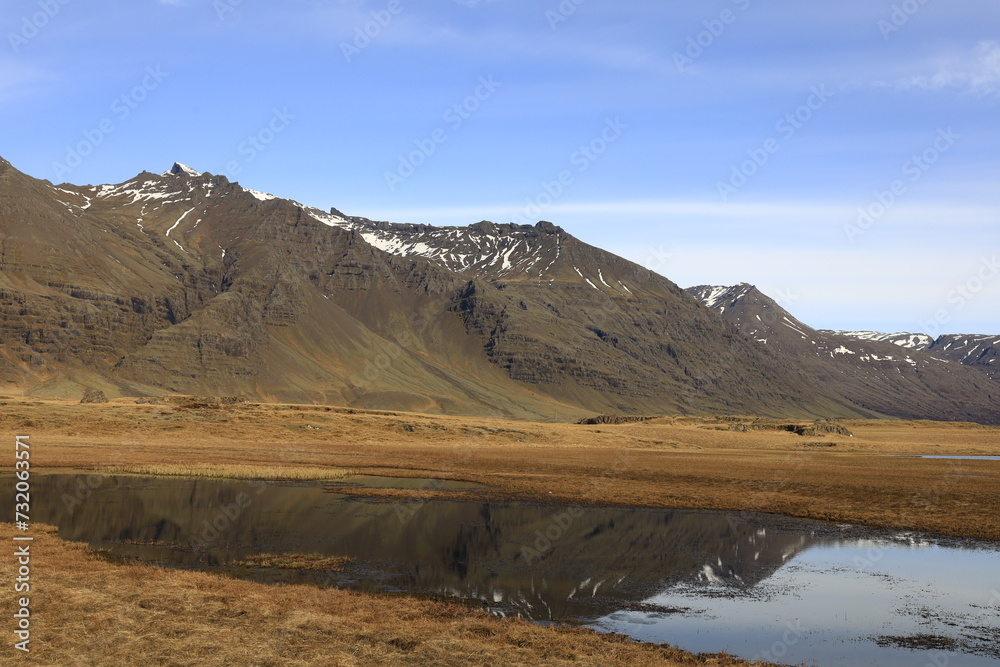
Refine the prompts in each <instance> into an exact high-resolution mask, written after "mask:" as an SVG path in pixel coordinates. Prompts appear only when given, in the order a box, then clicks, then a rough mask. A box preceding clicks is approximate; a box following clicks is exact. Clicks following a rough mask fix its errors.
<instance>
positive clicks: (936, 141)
mask: <svg viewBox="0 0 1000 667" xmlns="http://www.w3.org/2000/svg"><path fill="white" fill-rule="evenodd" d="M6 6H7V7H8V11H7V12H5V16H4V19H3V28H4V34H5V36H6V37H5V39H4V42H3V44H2V45H0V71H2V72H3V76H2V77H0V113H2V116H3V124H4V127H5V128H7V132H6V133H5V136H4V141H3V144H2V147H0V155H3V157H5V158H7V159H8V160H9V161H11V162H12V163H13V164H14V165H15V166H16V167H18V168H19V169H21V170H22V171H25V172H26V173H29V174H31V175H32V176H36V177H39V178H47V179H50V180H53V181H56V182H61V181H68V182H72V183H78V184H85V183H91V184H98V183H107V182H121V181H124V180H127V179H129V178H131V177H132V176H134V175H135V174H136V173H138V172H140V171H142V170H144V169H145V170H150V171H161V170H164V169H166V168H168V167H169V166H170V165H171V164H172V163H173V161H174V160H178V161H181V162H184V163H187V164H190V165H191V166H193V167H195V168H196V169H199V170H202V171H211V172H213V173H228V174H229V175H230V176H231V177H232V178H234V179H235V180H239V181H240V182H241V183H242V184H244V185H245V186H247V187H252V188H255V189H258V190H265V191H268V192H272V193H274V194H277V195H280V196H285V197H289V198H292V199H296V200H298V201H302V202H304V203H308V204H311V205H315V206H319V207H324V208H325V207H329V206H336V207H337V208H339V209H340V210H342V211H344V212H346V213H349V214H353V215H363V216H366V217H370V218H374V219H388V220H392V221H396V222H425V223H430V224H469V223H472V222H476V221H478V220H481V219H490V220H494V221H498V222H504V221H511V220H514V221H518V222H535V221H536V220H538V219H545V220H551V221H553V222H555V223H557V224H559V225H561V226H563V227H564V228H566V229H567V230H568V231H569V232H570V233H572V234H574V235H576V236H577V237H579V238H581V239H582V240H584V241H587V242H588V243H592V244H594V245H597V246H600V247H603V248H606V249H608V250H611V251H613V252H615V253H617V254H620V255H622V256H624V257H627V258H629V259H631V260H633V261H636V262H638V263H640V264H643V265H645V266H648V267H649V268H652V269H653V270H655V271H657V272H659V273H662V274H663V275H665V276H667V277H668V278H670V279H671V280H674V281H675V282H677V283H678V284H680V285H682V286H688V285H693V284H703V283H711V284H732V283H736V282H741V281H745V282H752V283H755V284H757V285H758V286H759V287H760V288H761V289H762V290H764V291H765V292H766V293H769V294H771V295H772V296H775V297H777V298H779V301H781V302H782V303H783V304H784V305H786V307H788V308H789V309H790V310H791V311H792V312H793V313H794V314H795V315H797V316H798V317H799V318H800V319H802V320H803V321H805V322H807V323H809V324H811V325H813V326H817V327H827V328H850V329H869V328H870V329H879V330H888V331H902V330H905V331H914V330H922V331H928V332H930V333H949V332H963V333H1000V315H998V313H1000V268H998V267H997V265H996V258H997V256H998V255H1000V224H998V223H1000V123H998V122H997V119H998V117H1000V115H998V112H1000V5H998V4H997V3H996V2H995V0H949V1H948V2H944V1H943V0H924V1H923V3H921V1H920V0H905V1H904V0H857V1H855V0H843V1H841V2H836V3H819V2H801V1H800V0H799V1H795V0H775V1H772V2H767V3H765V2H762V1H761V0H714V1H709V2H699V3H680V2H662V1H660V2H652V1H640V0H618V1H615V2H611V1H606V0H562V1H560V0H551V1H546V0H533V1H530V2H529V1H528V0H424V1H423V2H419V3H418V2H416V1H414V0H374V1H361V0H339V1H338V0H331V1H329V2H309V1H306V0H290V1H286V2H281V3H276V2H274V3H265V2H261V1H260V0H242V1H240V0H174V1H170V2H167V1H164V0H159V1H158V0H136V1H135V2H131V3H120V2H107V1H102V0H90V1H88V2H82V1H81V0H34V1H30V2H22V1H17V2H9V3H7V5H6ZM81 144H82V151H78V150H77V149H78V148H81ZM74 151H76V152H85V153H87V155H85V156H79V157H77V156H75V155H74V154H73V153H74ZM914 158H917V159H916V160H914ZM560 181H561V182H560ZM862 211H864V214H862Z"/></svg>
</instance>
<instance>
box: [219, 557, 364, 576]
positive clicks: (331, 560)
mask: <svg viewBox="0 0 1000 667" xmlns="http://www.w3.org/2000/svg"><path fill="white" fill-rule="evenodd" d="M351 560H352V559H350V558H347V557H344V556H323V555H321V554H256V555H254V556H250V557H249V558H244V559H243V560H239V561H234V562H233V563H231V565H234V566H236V567H249V568H275V569H278V570H315V571H318V572H339V571H341V570H343V569H344V566H345V565H347V564H348V563H350V562H351Z"/></svg>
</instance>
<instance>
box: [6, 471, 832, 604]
mask: <svg viewBox="0 0 1000 667" xmlns="http://www.w3.org/2000/svg"><path fill="white" fill-rule="evenodd" d="M87 479H88V478H87V477H86V476H81V477H77V476H69V475H48V476H39V477H36V478H35V480H34V484H35V492H34V494H33V498H34V508H33V513H34V519H35V520H36V521H40V522H45V523H51V524H54V525H57V526H58V527H59V529H60V535H61V536H62V537H63V538H65V539H70V540H76V541H82V542H87V543H90V544H91V545H93V546H95V547H99V548H105V549H109V550H111V551H112V552H114V553H116V554H120V555H124V556H134V557H139V558H142V559H144V560H150V561H155V562H159V563H163V564H168V565H175V566H182V567H197V568H225V566H226V564H227V563H229V562H231V561H234V560H241V559H243V558H245V557H246V556H247V555H250V554H252V553H259V552H270V553H283V552H298V553H319V554H324V555H332V556H349V557H351V558H353V559H355V560H354V564H355V566H354V567H353V568H350V569H348V570H347V571H346V572H342V573H327V574H323V575H321V581H322V582H328V583H331V584H334V585H338V586H342V587H349V588H354V589H358V590H367V591H373V590H396V591H407V592H414V593H440V594H444V595H449V596H458V597H464V598H475V599H478V600H482V601H484V602H485V603H487V604H488V606H490V607H491V608H493V609H495V610H497V611H499V612H502V613H514V614H520V615H522V616H524V617H526V618H529V619H532V620H558V619H581V620H589V619H595V618H598V617H601V616H603V615H605V614H607V613H610V612H612V611H614V610H617V609H621V608H622V604H623V603H627V602H638V601H641V600H643V599H645V598H647V597H649V596H650V595H652V594H654V593H656V592H658V591H660V590H663V589H665V588H667V587H669V586H670V585H672V584H675V583H679V582H685V581H688V582H698V581H702V582H715V583H720V582H724V583H726V584H728V585H732V586H736V587H749V586H753V585H754V584H755V583H757V582H759V581H761V580H762V579H764V578H766V577H768V576H770V575H771V574H772V573H773V572H775V571H776V570H777V569H778V568H780V567H781V566H782V565H783V564H784V563H785V562H786V561H788V560H789V559H790V558H792V557H793V556H794V555H795V554H796V553H798V552H799V551H801V550H802V549H805V548H807V547H808V546H809V545H810V544H813V543H814V542H815V539H816V538H815V537H814V536H813V535H812V533H811V532H810V531H809V530H802V526H801V525H798V526H796V528H798V530H782V529H778V528H775V527H773V526H770V525H767V523H766V522H765V521H763V520H754V518H753V516H752V515H748V516H746V517H735V516H728V515H725V514H721V513H709V512H694V511H662V510H659V511H658V510H643V509H604V508H587V509H581V508H568V509H567V508H561V509H560V508H554V507H542V506H536V505H530V504H523V503H518V504H484V503H459V502H449V501H428V502H424V503H419V504H416V505H414V504H410V503H406V504H402V505H400V504H394V503H377V502H369V501H365V500H360V499H356V498H349V497H345V496H342V495H337V494H331V493H324V492H323V490H322V489H321V488H319V487H316V486H301V485H292V484H275V483H263V482H241V481H228V480H205V479H194V480H192V479H179V478H142V477H109V478H104V479H103V480H102V481H101V483H100V484H96V480H98V479H99V478H97V477H91V478H89V479H90V485H88V484H87ZM6 483H7V485H8V486H9V481H7V482H6ZM95 484H96V488H93V489H91V488H90V486H91V485H95ZM81 489H86V491H85V492H83V493H81ZM81 496H83V497H81ZM255 574H256V576H258V577H259V578H262V579H266V580H275V579H286V580H287V579H288V578H289V577H292V578H296V577H297V578H300V579H301V578H313V579H316V578H317V577H318V576H320V575H317V574H315V573H295V574H291V573H287V572H262V571H261V572H256V573H255Z"/></svg>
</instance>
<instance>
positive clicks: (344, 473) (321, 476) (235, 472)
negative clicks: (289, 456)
mask: <svg viewBox="0 0 1000 667" xmlns="http://www.w3.org/2000/svg"><path fill="white" fill-rule="evenodd" d="M97 471H98V472H100V473H104V474H106V475H152V476H160V477H208V478H215V479H267V480H282V481H295V480H298V481H303V480H321V481H326V480H334V479H346V478H348V477H350V476H351V475H353V474H355V473H354V472H353V471H351V470H333V469H325V468H316V467H305V466H302V467H296V468H288V467H275V468H264V467H262V466H259V465H258V466H248V465H189V466H185V465H131V466H105V467H103V468H98V469H97Z"/></svg>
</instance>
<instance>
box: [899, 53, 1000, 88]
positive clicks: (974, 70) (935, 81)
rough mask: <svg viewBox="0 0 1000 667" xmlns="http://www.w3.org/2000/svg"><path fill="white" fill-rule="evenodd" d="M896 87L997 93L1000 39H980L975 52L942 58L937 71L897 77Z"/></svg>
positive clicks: (999, 68)
mask: <svg viewBox="0 0 1000 667" xmlns="http://www.w3.org/2000/svg"><path fill="white" fill-rule="evenodd" d="M896 87H897V88H900V89H904V90H906V89H913V88H919V89H924V90H933V91H939V90H959V91H963V92H968V93H975V94H980V95H995V94H997V93H998V92H1000V43H998V42H995V41H987V42H980V43H979V44H978V45H977V47H976V49H975V51H974V52H972V53H970V54H967V55H965V56H964V57H959V58H949V59H947V60H946V61H945V62H942V63H941V64H940V65H939V66H938V70H937V72H935V73H934V74H931V75H927V74H921V75H915V76H910V77H905V78H901V79H898V80H897V82H896Z"/></svg>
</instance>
